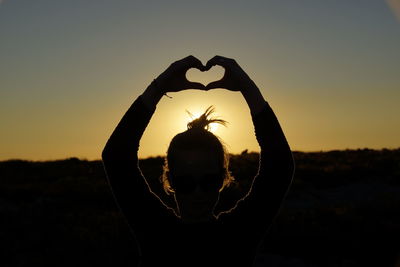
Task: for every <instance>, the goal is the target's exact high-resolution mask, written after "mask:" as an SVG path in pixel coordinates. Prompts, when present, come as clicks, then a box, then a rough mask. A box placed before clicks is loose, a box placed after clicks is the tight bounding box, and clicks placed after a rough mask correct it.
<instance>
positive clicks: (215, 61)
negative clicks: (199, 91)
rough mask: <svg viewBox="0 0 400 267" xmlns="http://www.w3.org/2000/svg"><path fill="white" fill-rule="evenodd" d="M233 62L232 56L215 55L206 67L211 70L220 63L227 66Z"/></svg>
mask: <svg viewBox="0 0 400 267" xmlns="http://www.w3.org/2000/svg"><path fill="white" fill-rule="evenodd" d="M230 62H231V59H230V58H227V57H222V56H215V57H213V58H212V59H210V60H209V61H207V64H206V69H207V70H209V69H210V68H211V67H213V66H215V65H220V66H222V67H227V66H228V65H229V64H230Z"/></svg>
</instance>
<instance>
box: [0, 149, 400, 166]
mask: <svg viewBox="0 0 400 267" xmlns="http://www.w3.org/2000/svg"><path fill="white" fill-rule="evenodd" d="M360 150H372V151H382V150H392V151H395V150H400V146H399V147H396V148H387V147H383V148H368V147H363V148H345V149H329V150H312V151H311V150H310V151H304V150H292V153H310V154H312V153H329V152H337V151H341V152H346V151H360ZM254 153H255V154H259V153H260V152H258V151H248V150H247V149H245V150H243V151H242V152H240V153H228V154H229V155H242V154H254ZM165 156H166V155H152V156H147V157H141V158H139V160H146V159H151V158H164V157H165ZM65 160H79V161H102V159H101V158H98V159H90V160H89V159H87V158H84V157H81V158H80V157H75V156H71V157H65V158H58V159H47V160H33V159H24V158H9V159H0V162H8V161H27V162H52V161H65Z"/></svg>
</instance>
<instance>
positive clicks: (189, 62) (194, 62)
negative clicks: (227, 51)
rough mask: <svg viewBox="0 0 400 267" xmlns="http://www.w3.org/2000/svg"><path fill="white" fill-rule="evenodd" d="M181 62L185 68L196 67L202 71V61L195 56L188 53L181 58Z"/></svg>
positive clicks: (203, 67)
mask: <svg viewBox="0 0 400 267" xmlns="http://www.w3.org/2000/svg"><path fill="white" fill-rule="evenodd" d="M183 62H184V63H183V64H184V66H185V67H186V68H187V69H190V68H196V69H199V70H200V71H204V69H205V66H204V65H203V63H202V62H201V61H200V60H199V59H198V58H196V57H194V56H192V55H190V56H188V57H186V58H184V60H183Z"/></svg>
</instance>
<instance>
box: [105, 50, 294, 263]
mask: <svg viewBox="0 0 400 267" xmlns="http://www.w3.org/2000/svg"><path fill="white" fill-rule="evenodd" d="M215 65H219V66H222V67H223V68H225V74H224V77H223V78H222V79H221V80H219V81H215V82H212V83H210V84H208V85H207V86H204V85H203V84H200V83H195V82H189V81H188V80H187V79H186V77H185V74H186V72H187V70H188V69H190V68H198V69H199V70H201V71H206V70H208V69H210V68H211V67H212V66H215ZM213 88H225V89H227V90H230V91H239V92H241V93H242V95H243V97H244V98H245V100H246V102H247V104H248V106H249V109H250V113H251V116H252V120H253V124H254V129H255V135H256V139H257V141H258V143H259V145H260V149H261V152H260V161H259V169H258V173H257V175H256V177H255V178H254V182H253V184H252V187H251V189H250V190H249V193H248V194H247V195H246V197H244V198H242V199H240V200H239V201H238V202H237V203H236V206H235V208H234V209H232V210H230V211H228V212H221V213H219V214H216V215H215V214H214V208H215V206H216V203H217V202H218V200H219V194H220V191H221V190H222V189H223V188H224V187H225V186H226V185H228V184H229V182H230V181H231V180H232V178H231V177H230V175H229V172H228V158H227V153H226V150H225V148H224V146H223V145H222V144H221V142H220V141H219V139H218V138H217V137H216V136H214V135H213V134H212V133H211V132H209V131H208V130H207V126H208V124H209V123H210V121H212V120H209V119H208V115H209V114H210V113H211V112H212V110H210V109H208V110H207V111H206V113H205V114H203V116H201V117H200V118H199V119H198V120H196V121H193V122H192V123H191V124H190V125H188V126H189V127H188V128H189V129H188V130H187V131H185V132H183V133H180V134H178V135H176V136H175V137H174V138H173V139H172V141H171V143H170V146H169V148H168V152H167V158H166V163H165V166H164V174H163V182H164V188H165V189H166V190H167V192H169V193H171V194H172V195H173V197H174V199H175V202H176V207H175V208H169V207H168V206H167V205H165V204H164V203H162V201H161V200H160V198H159V197H158V196H157V195H156V194H154V193H153V192H152V191H151V190H150V188H149V185H148V183H147V182H146V179H145V178H144V177H143V175H142V173H141V171H140V169H139V166H138V154H137V152H138V149H139V141H140V139H141V137H142V135H143V132H144V130H145V128H146V126H147V124H148V123H149V121H150V119H151V117H152V115H153V113H154V112H155V109H156V105H157V103H158V102H159V100H160V99H161V97H162V96H163V95H164V94H165V93H167V92H178V91H182V90H185V89H200V90H210V89H213ZM219 122H220V123H223V121H222V120H221V121H219ZM102 158H103V164H104V168H105V170H106V174H107V178H108V182H109V183H110V185H111V187H112V191H113V194H114V197H115V199H116V201H117V203H118V205H119V207H120V209H121V210H122V212H123V214H124V215H125V217H126V219H127V221H128V223H129V225H130V227H131V229H132V230H133V232H134V234H135V237H136V239H137V241H138V248H139V251H140V261H139V262H140V266H152V267H154V266H163V265H165V266H185V267H190V266H221V267H222V266H239V267H244V266H252V265H253V262H254V259H255V256H256V253H257V249H258V247H259V245H260V243H261V241H262V239H263V237H264V235H265V233H266V232H267V230H268V229H269V227H270V225H271V224H272V222H273V220H274V218H275V217H276V215H277V214H278V211H279V209H280V207H281V203H282V201H283V200H284V198H285V196H286V194H287V191H288V189H289V187H290V184H291V182H292V179H293V173H294V161H293V157H292V153H291V150H290V148H289V145H288V143H287V141H286V138H285V136H284V134H283V132H282V129H281V127H280V125H279V122H278V120H277V118H276V117H275V115H274V112H273V111H272V109H271V107H270V106H269V104H268V103H267V102H266V101H265V100H264V98H263V96H262V94H261V92H260V90H259V89H258V88H257V86H256V84H255V83H254V82H253V81H252V80H251V79H250V78H249V76H248V75H247V74H246V73H245V72H244V71H243V70H242V68H241V67H240V66H239V65H238V64H237V63H236V61H235V60H233V59H230V58H225V57H222V56H215V57H214V58H212V59H211V60H209V61H208V62H207V64H206V66H204V65H203V64H202V63H201V62H200V61H199V60H198V59H197V58H195V57H193V56H188V57H186V58H184V59H181V60H178V61H176V62H174V63H173V64H171V65H170V66H169V67H168V68H167V70H166V71H164V72H163V73H162V74H161V75H160V76H159V77H158V78H157V79H155V80H154V81H153V82H152V83H151V84H150V85H149V86H148V88H147V89H146V90H145V91H144V92H143V94H142V95H140V96H139V97H138V98H137V99H136V100H135V101H134V103H133V104H132V106H131V107H130V108H129V109H128V111H127V112H126V113H125V115H124V116H123V118H122V119H121V121H120V122H119V124H118V126H117V127H116V129H115V130H114V132H113V133H112V135H111V137H110V138H109V140H108V142H107V144H106V146H105V148H104V150H103V153H102Z"/></svg>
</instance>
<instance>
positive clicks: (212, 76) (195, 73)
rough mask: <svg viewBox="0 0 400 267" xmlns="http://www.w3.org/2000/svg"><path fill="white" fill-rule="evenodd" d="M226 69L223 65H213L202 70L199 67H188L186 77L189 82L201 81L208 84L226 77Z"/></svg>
mask: <svg viewBox="0 0 400 267" xmlns="http://www.w3.org/2000/svg"><path fill="white" fill-rule="evenodd" d="M224 74H225V69H224V68H223V67H221V66H214V67H211V68H210V69H209V70H207V71H201V70H199V69H197V68H191V69H188V70H187V72H186V79H187V80H188V81H189V82H199V83H202V84H204V85H207V84H209V83H211V82H214V81H219V80H221V79H222V77H224Z"/></svg>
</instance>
